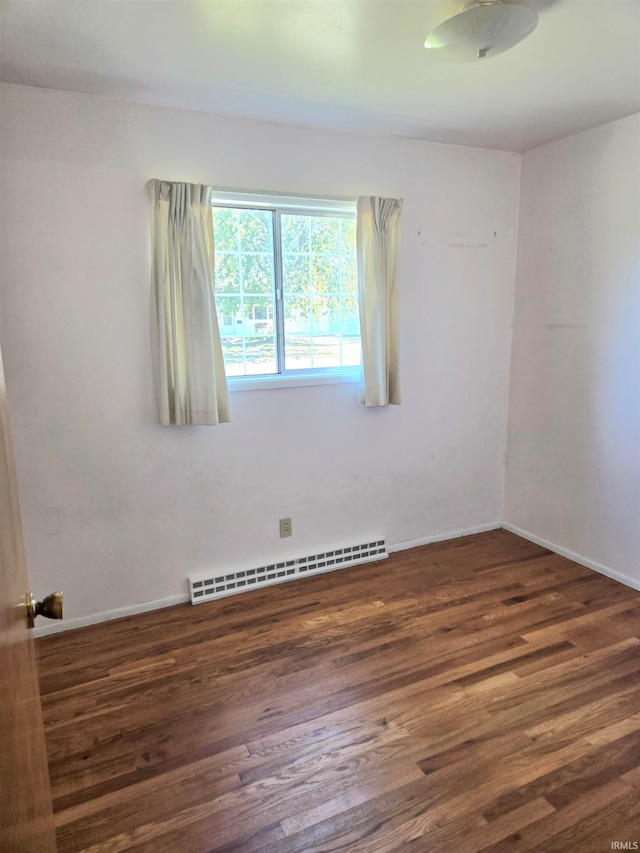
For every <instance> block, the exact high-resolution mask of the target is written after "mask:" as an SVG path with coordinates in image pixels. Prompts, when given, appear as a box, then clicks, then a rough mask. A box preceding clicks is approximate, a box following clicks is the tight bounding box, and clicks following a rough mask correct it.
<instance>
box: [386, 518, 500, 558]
mask: <svg viewBox="0 0 640 853" xmlns="http://www.w3.org/2000/svg"><path fill="white" fill-rule="evenodd" d="M501 527H502V522H501V521H491V522H489V524H478V525H476V526H475V527H466V528H465V529H464V530H450V531H449V532H448V533H436V534H435V535H434V536H423V537H422V538H420V539H407V540H406V541H405V542H396V543H395V544H394V545H390V544H387V551H388V552H389V553H390V554H392V553H393V552H394V551H408V550H409V548H419V547H420V546H421V545H431V544H432V543H433V542H446V541H447V540H448V539H459V538H460V537H461V536H472V535H473V534H474V533H486V532H487V531H488V530H499V529H500V528H501Z"/></svg>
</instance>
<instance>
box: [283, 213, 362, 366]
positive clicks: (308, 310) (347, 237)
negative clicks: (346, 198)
mask: <svg viewBox="0 0 640 853" xmlns="http://www.w3.org/2000/svg"><path fill="white" fill-rule="evenodd" d="M281 230H282V250H283V255H282V284H283V307H284V331H285V347H284V350H285V369H286V370H300V369H307V370H309V369H313V368H328V367H343V366H355V365H358V364H360V329H359V319H358V301H357V278H356V258H355V220H353V219H347V218H344V217H340V216H305V215H304V214H283V215H282V217H281Z"/></svg>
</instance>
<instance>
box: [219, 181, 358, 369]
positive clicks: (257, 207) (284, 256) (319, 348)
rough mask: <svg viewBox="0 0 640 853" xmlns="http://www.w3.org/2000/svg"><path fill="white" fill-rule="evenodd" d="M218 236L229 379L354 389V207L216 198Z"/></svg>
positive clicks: (295, 200)
mask: <svg viewBox="0 0 640 853" xmlns="http://www.w3.org/2000/svg"><path fill="white" fill-rule="evenodd" d="M213 227H214V237H215V287H216V307H217V312H218V322H219V326H220V335H221V339H222V350H223V355H224V362H225V368H226V374H227V377H229V378H231V379H238V380H239V381H243V380H242V377H244V378H245V380H244V381H246V378H247V377H262V378H265V379H266V378H269V379H271V380H273V379H277V378H282V379H290V380H291V379H300V378H301V377H302V378H307V379H308V378H313V379H316V380H318V379H321V378H322V377H326V378H327V379H329V380H330V379H332V378H333V379H336V378H337V379H339V378H343V379H347V380H349V379H351V380H354V379H355V378H356V377H357V375H358V373H359V371H358V367H359V365H360V326H359V314H358V284H357V275H356V210H355V203H352V202H340V201H328V200H325V199H300V198H297V197H284V198H283V197H275V196H268V195H264V196H258V195H246V194H237V193H236V194H231V193H226V192H225V193H222V192H215V193H214V202H213Z"/></svg>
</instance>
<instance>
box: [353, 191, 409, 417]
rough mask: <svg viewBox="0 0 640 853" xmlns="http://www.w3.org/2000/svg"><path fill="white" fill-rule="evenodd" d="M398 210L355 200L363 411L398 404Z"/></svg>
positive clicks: (392, 202) (397, 204)
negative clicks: (367, 407) (356, 206)
mask: <svg viewBox="0 0 640 853" xmlns="http://www.w3.org/2000/svg"><path fill="white" fill-rule="evenodd" d="M401 208H402V201H400V200H399V199H394V198H377V197H374V196H363V197H361V198H359V199H358V214H357V228H356V245H357V255H358V294H359V302H360V337H361V341H362V382H361V387H360V402H361V403H365V405H366V406H388V405H389V404H390V403H391V404H393V405H399V404H400V383H399V375H398V286H397V284H398V283H397V267H398V249H399V232H400V210H401Z"/></svg>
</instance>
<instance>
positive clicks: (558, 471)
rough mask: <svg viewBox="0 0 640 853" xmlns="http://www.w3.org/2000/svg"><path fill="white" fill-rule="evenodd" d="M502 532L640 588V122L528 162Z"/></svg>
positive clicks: (563, 144) (534, 154) (581, 138)
mask: <svg viewBox="0 0 640 853" xmlns="http://www.w3.org/2000/svg"><path fill="white" fill-rule="evenodd" d="M505 520H506V521H507V522H508V523H510V524H512V525H515V526H516V527H518V528H520V529H523V530H525V531H527V532H528V533H530V534H533V535H534V536H536V537H538V538H540V539H543V540H547V541H549V542H551V543H553V544H554V545H556V546H560V547H561V548H564V549H567V550H568V551H570V552H572V553H574V554H577V555H579V556H580V557H581V558H582V559H583V560H584V561H585V562H587V563H591V564H594V566H595V567H600V568H601V569H605V570H606V571H608V572H609V573H612V574H614V576H618V577H620V578H621V579H623V580H625V581H626V582H627V583H631V584H632V585H634V586H636V587H637V588H640V116H632V117H629V118H626V119H622V120H621V121H617V122H613V123H611V124H607V125H604V126H602V127H599V128H596V129H594V130H590V131H587V132H585V133H581V134H579V135H577V136H573V137H571V138H569V139H565V140H561V141H560V142H556V143H553V144H551V145H547V146H545V147H543V148H538V149H536V150H534V151H530V152H527V153H526V154H525V155H524V157H523V165H522V187H521V202H520V228H519V238H518V265H517V286H516V306H515V322H514V339H513V359H512V368H511V395H510V410H509V443H508V465H507V477H506V499H505Z"/></svg>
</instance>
